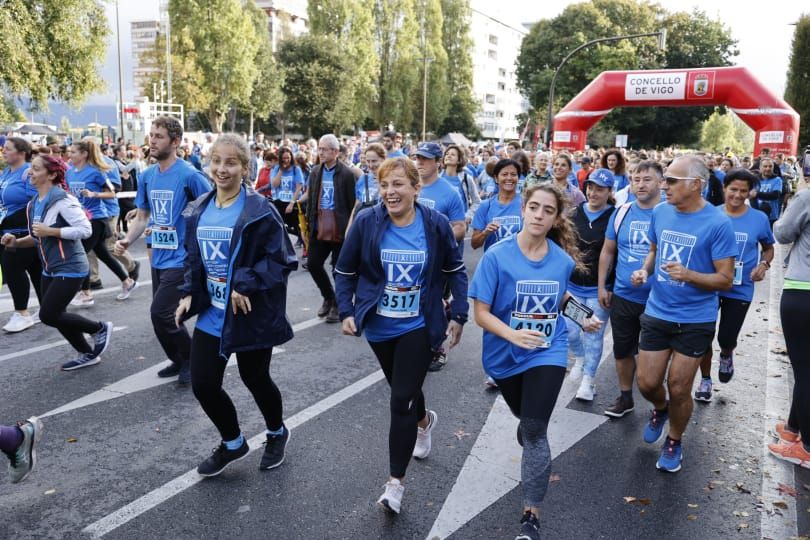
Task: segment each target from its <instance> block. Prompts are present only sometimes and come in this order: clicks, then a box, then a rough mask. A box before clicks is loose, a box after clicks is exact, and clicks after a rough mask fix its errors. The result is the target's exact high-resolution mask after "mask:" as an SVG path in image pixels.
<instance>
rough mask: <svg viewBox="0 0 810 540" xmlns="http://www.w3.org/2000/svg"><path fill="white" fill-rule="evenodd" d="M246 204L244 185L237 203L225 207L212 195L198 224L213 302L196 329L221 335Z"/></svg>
mask: <svg viewBox="0 0 810 540" xmlns="http://www.w3.org/2000/svg"><path fill="white" fill-rule="evenodd" d="M244 207H245V189H244V188H242V191H241V193H240V194H239V197H237V199H236V202H234V203H233V204H232V205H230V206H228V207H226V208H217V205H216V197H211V200H210V201H208V206H207V207H206V208H205V210H204V211H203V213H202V215H201V216H200V221H199V223H198V224H197V244H198V245H199V247H200V259H201V260H202V263H203V268H204V269H205V284H206V287H207V288H208V296H209V297H210V298H211V305H210V306H209V307H208V309H206V310H205V311H203V312H202V313H200V316H199V317H197V328H198V329H199V330H202V331H203V332H205V333H207V334H211V335H212V336H216V337H220V336H221V335H222V325H223V324H224V323H225V310H226V309H228V303H229V298H228V291H229V290H230V288H229V286H228V285H229V283H228V278H229V277H230V276H229V270H230V266H231V235H232V234H233V227H234V225H236V221H237V220H238V219H239V215H240V214H241V213H242V209H243V208H244Z"/></svg>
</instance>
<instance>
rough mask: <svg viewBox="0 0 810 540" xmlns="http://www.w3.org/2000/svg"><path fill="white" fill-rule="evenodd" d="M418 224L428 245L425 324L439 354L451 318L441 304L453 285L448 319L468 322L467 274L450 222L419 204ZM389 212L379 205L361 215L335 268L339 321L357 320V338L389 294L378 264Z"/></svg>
mask: <svg viewBox="0 0 810 540" xmlns="http://www.w3.org/2000/svg"><path fill="white" fill-rule="evenodd" d="M416 212H417V219H422V220H423V221H424V224H425V238H426V240H427V244H428V250H427V251H428V252H427V270H426V271H425V283H424V292H423V294H421V295H420V297H419V310H420V312H421V313H422V315H423V316H424V318H425V327H426V328H427V331H428V335H429V337H430V345H431V346H432V347H433V348H438V347H439V346H440V345H441V344H442V342H443V341H444V339H445V337H446V336H445V331H446V330H447V316H446V315H445V312H444V302H443V300H442V297H443V292H444V284H445V282H446V281H449V283H450V290H451V292H452V293H453V301H452V302H451V304H450V313H451V315H450V318H451V319H452V320H454V321H456V322H458V323H459V324H464V323H465V322H467V312H468V311H469V305H468V304H467V271H466V269H465V267H464V261H463V260H462V258H461V253H460V251H459V249H458V242H456V239H455V236H453V229H452V228H451V227H450V222H449V221H448V220H447V218H446V217H445V216H444V215H442V214H440V213H439V212H436V211H435V210H431V209H430V208H428V207H426V206H423V205H421V204H418V203H416ZM390 219H391V218H390V217H389V216H388V209H386V208H385V205H383V204H378V205H376V206H374V207H371V208H366V209H365V210H362V211H360V213H358V214H357V217H356V218H355V220H354V222H353V223H352V226H351V229H349V234H348V236H347V237H346V241H345V242H344V243H343V247H342V248H341V250H340V257H339V258H338V262H337V265H336V266H335V290H336V295H337V303H338V310H339V312H340V319H341V320H343V319H345V318H346V317H354V322H355V325H357V335H358V336H359V335H360V334H361V333H362V332H363V325H364V323H365V319H366V317H367V316H368V314H369V313H370V312H371V310H372V309H374V308H375V307H376V306H377V302H379V300H380V297H381V296H382V294H383V289H384V288H385V282H386V281H385V272H384V270H383V266H382V262H381V261H380V243H381V242H382V235H383V232H384V231H385V229H386V228H387V222H388V221H390Z"/></svg>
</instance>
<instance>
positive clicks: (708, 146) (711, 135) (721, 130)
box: [700, 111, 739, 152]
mask: <svg viewBox="0 0 810 540" xmlns="http://www.w3.org/2000/svg"><path fill="white" fill-rule="evenodd" d="M727 146H729V147H731V148H734V147H735V146H739V144H738V143H737V140H736V138H735V137H734V120H732V118H731V115H730V114H720V113H719V112H718V111H715V112H714V113H712V115H711V116H710V117H709V119H708V120H706V121H705V122H704V123H703V128H702V130H701V134H700V147H701V148H702V149H704V150H709V151H712V152H722V151H723V149H724V148H725V147H727Z"/></svg>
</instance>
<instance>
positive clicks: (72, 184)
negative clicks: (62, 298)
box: [65, 138, 138, 307]
mask: <svg viewBox="0 0 810 540" xmlns="http://www.w3.org/2000/svg"><path fill="white" fill-rule="evenodd" d="M70 161H71V167H70V168H69V169H68V171H67V174H66V175H65V178H66V179H67V184H68V187H69V188H70V191H71V193H73V195H74V196H75V197H76V198H78V199H79V202H80V203H82V206H83V207H84V210H85V212H86V213H87V216H88V217H89V218H90V225H91V226H92V228H93V234H92V235H90V238H86V239H84V240H82V244H83V245H84V251H85V253H90V252H91V251H92V252H93V253H95V254H96V257H98V260H100V261H101V262H103V263H104V264H105V265H107V268H109V269H110V270H112V272H113V273H114V274H115V275H116V276H117V277H118V279H120V280H121V292H120V293H119V294H118V296H116V300H126V299H127V298H129V295H130V294H132V291H134V290H135V288H136V287H137V286H138V282H137V281H135V280H134V279H132V278H130V277H129V274H128V273H127V271H126V269H124V267H123V266H121V263H119V262H118V261H117V260H116V259H114V258H113V256H112V255H111V254H110V252H109V251H108V250H107V245H106V243H105V242H104V240H105V239H106V238H107V236H109V235H110V234H112V231H110V229H109V225H108V221H109V216H108V212H107V207H106V206H105V205H104V203H103V200H106V199H114V198H115V191H114V190H113V187H112V184H111V183H110V182H109V181H108V180H107V178H106V177H105V174H106V173H107V172H108V171H109V170H110V169H111V168H112V167H111V166H110V165H107V163H106V162H105V161H104V158H103V157H102V154H101V149H100V148H99V147H98V144H96V142H95V141H93V140H92V139H90V138H86V139H82V140H81V141H77V142H74V143H73V144H72V145H70ZM93 303H94V300H93V294H92V293H91V291H90V275H89V274H88V275H87V279H85V280H84V283H82V290H81V291H80V292H79V294H77V295H76V298H74V300H73V301H72V302H71V305H75V306H78V307H90V306H92V305H93Z"/></svg>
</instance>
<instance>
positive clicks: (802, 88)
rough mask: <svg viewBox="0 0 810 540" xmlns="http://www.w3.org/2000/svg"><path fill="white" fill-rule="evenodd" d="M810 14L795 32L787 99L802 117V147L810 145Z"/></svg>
mask: <svg viewBox="0 0 810 540" xmlns="http://www.w3.org/2000/svg"><path fill="white" fill-rule="evenodd" d="M808 88H810V15H806V14H803V15H802V16H801V17H800V18H799V22H798V23H797V24H796V30H795V31H794V32H793V43H792V45H791V52H790V65H789V67H788V74H787V85H786V86H785V101H787V102H788V103H789V104H790V105H791V107H793V108H794V109H796V112H798V113H799V116H800V117H801V119H802V123H801V125H800V127H799V143H800V144H801V146H800V148H803V147H804V146H805V145H810V92H808V90H807V89H808Z"/></svg>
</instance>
